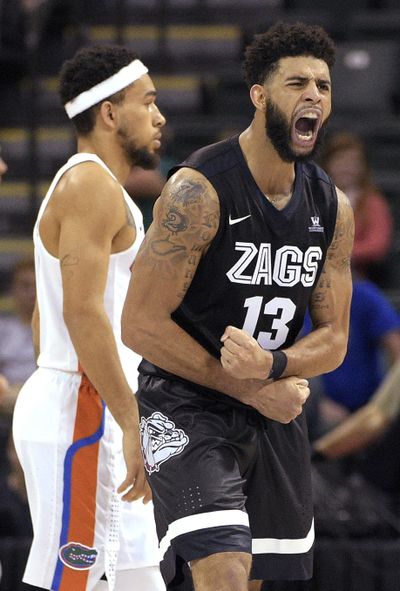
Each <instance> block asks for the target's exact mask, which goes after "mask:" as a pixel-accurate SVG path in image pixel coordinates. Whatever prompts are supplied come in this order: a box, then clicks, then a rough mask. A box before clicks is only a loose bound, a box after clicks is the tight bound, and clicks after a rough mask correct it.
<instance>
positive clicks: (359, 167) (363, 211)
mask: <svg viewBox="0 0 400 591" xmlns="http://www.w3.org/2000/svg"><path fill="white" fill-rule="evenodd" d="M320 162H321V165H322V168H324V170H326V171H327V173H328V174H329V175H330V176H331V177H332V179H333V181H334V183H335V184H336V185H337V186H338V187H339V189H342V191H344V192H345V193H346V195H347V196H348V198H349V199H350V202H351V204H352V206H353V209H354V216H355V239H354V248H353V255H352V264H353V268H354V269H355V270H356V271H357V272H358V273H360V274H362V275H364V276H365V277H367V278H369V279H371V280H372V281H376V282H377V283H378V284H379V285H381V286H384V285H385V281H386V278H385V273H386V271H387V269H385V266H384V262H385V257H386V256H387V254H388V253H389V251H390V247H391V243H392V235H393V219H392V214H391V211H390V208H389V205H388V203H387V201H386V199H385V197H384V196H383V195H382V193H381V192H380V191H379V190H378V189H377V187H376V186H375V184H374V182H373V180H372V173H371V169H370V166H369V163H368V158H367V153H366V148H365V145H364V144H363V142H362V141H361V139H360V138H358V137H357V136H355V135H353V134H351V133H338V134H336V135H333V136H332V137H331V138H330V139H329V140H327V142H326V144H325V146H324V149H323V152H322V154H321V159H320Z"/></svg>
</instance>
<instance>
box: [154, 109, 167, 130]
mask: <svg viewBox="0 0 400 591" xmlns="http://www.w3.org/2000/svg"><path fill="white" fill-rule="evenodd" d="M156 109H157V111H156V116H155V126H156V127H164V125H165V124H166V122H167V120H166V118H165V117H164V115H163V114H162V113H161V111H160V109H159V108H158V107H157V106H156Z"/></svg>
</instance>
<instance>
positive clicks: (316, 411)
mask: <svg viewBox="0 0 400 591" xmlns="http://www.w3.org/2000/svg"><path fill="white" fill-rule="evenodd" d="M310 324H311V323H310V320H309V318H308V319H307V320H306V324H305V326H306V331H308V330H309V329H310ZM398 361H400V318H399V315H398V314H397V312H396V311H395V309H394V308H393V306H392V305H391V303H390V302H389V301H388V300H387V298H386V297H385V295H384V294H383V293H382V292H381V290H380V289H379V288H378V287H377V286H375V285H374V284H373V283H372V282H370V281H368V280H366V279H363V278H360V277H357V276H356V275H354V276H353V298H352V303H351V310H350V332H349V343H348V349H347V354H346V357H345V359H344V361H343V363H342V365H341V366H340V367H338V368H337V369H336V370H335V371H333V372H330V373H328V374H324V375H323V376H321V377H320V378H318V379H316V380H313V381H312V385H313V387H312V395H311V397H310V399H311V400H310V402H309V405H308V407H307V413H308V417H309V426H310V438H311V439H316V438H317V437H319V436H320V435H321V434H322V433H324V432H325V431H326V430H328V429H330V428H332V427H333V426H335V425H336V424H338V423H340V422H341V421H342V420H343V419H344V418H346V417H347V416H348V415H349V414H350V413H352V412H354V411H356V410H357V409H359V408H361V407H362V406H363V405H364V404H366V403H367V402H368V401H369V400H370V399H371V398H372V397H373V395H374V394H375V393H376V392H377V391H378V389H379V387H380V385H381V383H382V381H383V379H384V377H385V374H386V372H387V368H388V367H391V366H392V365H394V363H396V362H398Z"/></svg>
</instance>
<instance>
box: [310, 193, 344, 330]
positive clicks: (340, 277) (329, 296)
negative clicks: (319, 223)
mask: <svg viewBox="0 0 400 591" xmlns="http://www.w3.org/2000/svg"><path fill="white" fill-rule="evenodd" d="M353 240H354V217H353V210H352V208H351V205H350V203H349V201H348V199H347V197H346V196H345V195H344V194H343V193H341V192H339V203H338V214H337V219H336V224H335V231H334V236H333V239H332V242H331V244H330V246H329V248H328V252H327V256H326V260H325V263H324V267H323V269H322V273H321V276H320V278H319V280H318V282H317V285H316V287H315V288H314V291H313V294H312V297H311V302H310V316H311V319H312V322H313V325H314V327H316V326H319V325H323V324H326V323H329V324H332V325H340V326H342V325H343V326H345V325H346V324H348V318H349V313H350V302H351V294H352V277H351V268H350V260H351V252H352V247H353Z"/></svg>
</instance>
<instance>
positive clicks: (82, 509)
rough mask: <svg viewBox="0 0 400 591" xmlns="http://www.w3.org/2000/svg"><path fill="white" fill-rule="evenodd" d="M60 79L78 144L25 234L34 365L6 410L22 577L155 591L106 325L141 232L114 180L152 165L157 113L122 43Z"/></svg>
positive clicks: (97, 51) (150, 546)
mask: <svg viewBox="0 0 400 591" xmlns="http://www.w3.org/2000/svg"><path fill="white" fill-rule="evenodd" d="M60 84H61V86H60V94H61V98H62V100H63V103H64V106H65V109H66V112H67V115H68V116H69V118H70V119H71V120H72V123H73V124H74V127H75V130H76V133H77V142H78V150H77V154H75V155H74V156H72V158H70V159H69V160H68V162H67V163H66V164H65V165H64V166H63V167H62V168H61V169H60V170H59V172H58V173H57V174H56V176H55V178H54V180H53V182H52V184H51V186H50V188H49V190H48V193H47V195H46V197H45V199H44V201H43V203H42V205H41V208H40V211H39V215H38V219H37V222H36V225H35V228H34V244H35V264H36V278H37V291H38V293H37V296H38V297H37V304H38V305H37V311H36V313H35V314H34V319H33V325H34V339H35V344H36V346H37V349H38V354H39V357H38V366H39V367H38V369H37V371H36V372H35V373H34V374H33V375H32V376H31V377H30V378H29V380H28V381H27V382H26V383H25V385H24V386H23V388H22V391H21V393H20V396H19V399H18V401H17V405H16V409H15V416H14V440H15V445H16V449H17V452H18V456H19V458H20V461H21V463H22V466H23V469H24V472H25V478H26V485H27V490H28V497H29V504H30V509H31V514H32V521H33V529H34V540H33V543H32V547H31V551H30V555H29V559H28V564H27V567H26V571H25V575H24V581H25V582H26V583H29V584H31V585H35V586H37V587H39V588H43V589H51V590H52V591H92V590H95V591H103V590H108V591H112V590H115V591H128V590H129V591H161V590H162V589H165V587H164V584H163V583H162V579H161V576H160V573H159V569H158V561H159V559H158V549H157V542H156V535H155V526H154V522H153V510H152V505H151V503H150V504H147V501H148V500H150V496H151V495H150V492H149V489H148V486H147V483H146V479H145V475H144V468H143V465H142V459H141V455H140V448H139V441H138V411H137V405H136V400H135V397H134V395H133V392H135V390H136V388H137V365H138V361H139V358H138V357H137V356H136V355H135V354H134V353H133V352H132V351H130V350H129V349H127V348H126V347H125V346H124V345H123V344H122V342H121V337H120V317H121V311H122V306H123V302H124V299H125V294H126V290H127V287H128V282H129V278H130V274H131V268H132V264H133V261H134V258H135V255H136V252H137V250H138V248H139V245H140V243H141V241H142V238H143V234H144V230H143V222H142V216H141V213H140V211H139V209H138V208H137V207H136V206H135V205H134V203H133V202H132V200H131V199H130V197H129V195H128V194H127V193H126V191H125V190H124V189H123V188H122V185H123V184H124V182H125V181H126V179H127V177H128V174H129V171H130V169H131V167H132V165H134V164H136V165H140V166H142V167H143V168H153V167H154V166H155V165H156V163H157V154H156V153H157V150H158V149H159V148H160V139H161V128H162V127H163V125H164V124H165V119H164V117H163V116H162V115H161V113H160V111H159V110H158V108H157V106H156V103H155V99H156V91H155V88H154V85H153V82H152V80H151V78H150V77H149V75H148V74H147V68H146V67H145V66H144V65H143V63H142V62H141V61H140V60H139V59H138V58H137V56H136V54H134V53H133V52H131V51H128V50H126V49H124V48H122V47H91V48H85V49H83V50H81V51H79V52H78V53H77V54H76V55H75V56H74V58H73V59H72V60H69V61H67V62H66V63H65V64H64V66H63V69H62V71H61V80H60ZM124 460H125V461H124ZM118 487H119V488H118ZM117 489H118V492H117ZM121 497H122V499H123V500H125V501H131V502H129V503H128V502H126V503H124V502H121Z"/></svg>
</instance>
